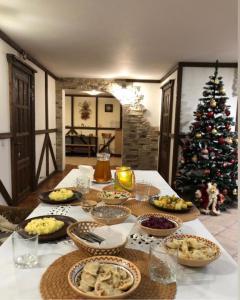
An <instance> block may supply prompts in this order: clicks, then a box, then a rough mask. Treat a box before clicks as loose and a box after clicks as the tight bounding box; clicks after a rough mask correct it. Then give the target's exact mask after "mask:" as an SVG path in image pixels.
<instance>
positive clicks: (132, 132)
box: [56, 78, 159, 170]
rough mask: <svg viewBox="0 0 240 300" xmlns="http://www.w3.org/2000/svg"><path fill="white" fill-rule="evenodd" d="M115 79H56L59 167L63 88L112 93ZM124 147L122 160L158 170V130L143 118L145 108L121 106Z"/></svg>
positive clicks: (140, 167)
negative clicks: (136, 108)
mask: <svg viewBox="0 0 240 300" xmlns="http://www.w3.org/2000/svg"><path fill="white" fill-rule="evenodd" d="M113 83H116V81H114V80H104V79H81V78H62V79H60V80H58V81H57V82H56V124H57V138H56V147H57V156H56V159H57V165H58V169H59V170H62V169H63V166H62V159H63V155H64V153H63V150H62V149H63V148H62V147H63V131H62V93H63V90H65V89H73V90H74V89H75V90H77V91H86V90H92V89H95V90H98V91H102V92H108V93H111V87H112V84H113ZM122 126H123V146H122V151H123V153H122V161H123V164H124V165H127V166H131V167H132V168H134V169H141V170H157V162H158V146H159V142H158V139H159V131H158V129H157V128H154V127H152V126H151V125H150V123H149V122H148V121H147V120H146V118H145V117H144V110H138V111H136V110H132V109H131V108H130V106H128V105H124V106H123V122H122Z"/></svg>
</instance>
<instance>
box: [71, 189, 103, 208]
mask: <svg viewBox="0 0 240 300" xmlns="http://www.w3.org/2000/svg"><path fill="white" fill-rule="evenodd" d="M98 193H99V191H97V190H94V189H91V188H90V189H89V192H88V193H87V194H86V195H85V199H86V200H93V201H96V202H100V201H101V199H99V198H98ZM79 204H81V199H80V201H74V202H72V203H70V205H79Z"/></svg>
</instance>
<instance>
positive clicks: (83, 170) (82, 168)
mask: <svg viewBox="0 0 240 300" xmlns="http://www.w3.org/2000/svg"><path fill="white" fill-rule="evenodd" d="M78 170H79V173H80V175H81V176H84V177H88V178H90V180H93V175H94V169H93V167H92V166H87V165H79V166H78Z"/></svg>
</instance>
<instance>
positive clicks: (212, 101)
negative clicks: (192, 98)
mask: <svg viewBox="0 0 240 300" xmlns="http://www.w3.org/2000/svg"><path fill="white" fill-rule="evenodd" d="M210 106H211V107H216V106H217V102H216V100H215V99H214V98H212V99H211V100H210Z"/></svg>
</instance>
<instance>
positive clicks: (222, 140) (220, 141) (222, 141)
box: [218, 137, 225, 145]
mask: <svg viewBox="0 0 240 300" xmlns="http://www.w3.org/2000/svg"><path fill="white" fill-rule="evenodd" d="M224 143H225V139H224V138H223V137H220V138H219V139H218V144H220V145H223V144H224Z"/></svg>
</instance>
